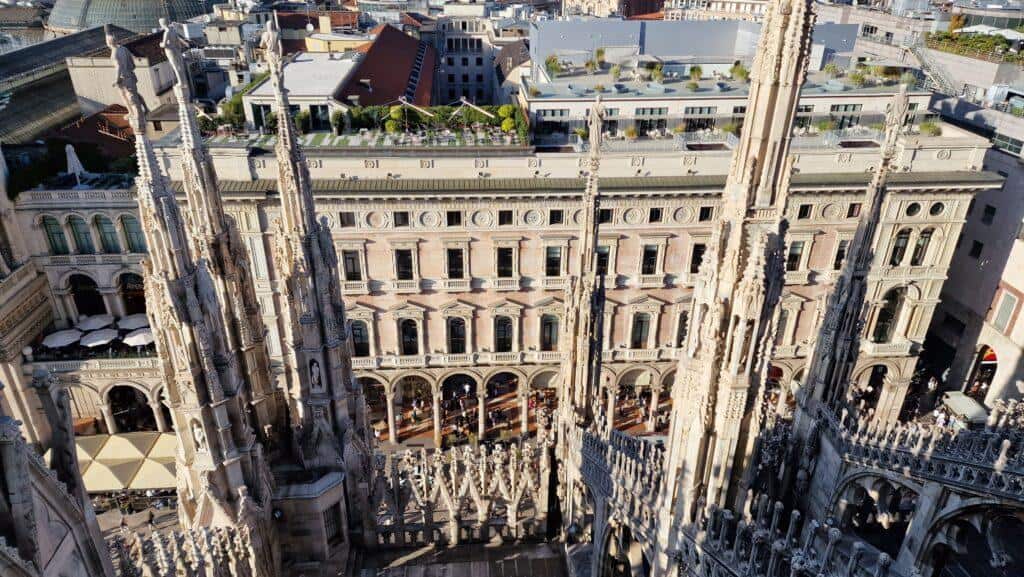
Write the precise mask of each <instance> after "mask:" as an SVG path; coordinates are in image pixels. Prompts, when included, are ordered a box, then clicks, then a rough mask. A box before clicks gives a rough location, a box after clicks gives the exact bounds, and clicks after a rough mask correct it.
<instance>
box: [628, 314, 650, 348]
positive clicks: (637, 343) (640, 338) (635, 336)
mask: <svg viewBox="0 0 1024 577" xmlns="http://www.w3.org/2000/svg"><path fill="white" fill-rule="evenodd" d="M650 333H651V315H649V314H647V313H636V314H635V315H633V330H632V331H630V334H629V348H631V349H646V348H647V337H648V335H650Z"/></svg>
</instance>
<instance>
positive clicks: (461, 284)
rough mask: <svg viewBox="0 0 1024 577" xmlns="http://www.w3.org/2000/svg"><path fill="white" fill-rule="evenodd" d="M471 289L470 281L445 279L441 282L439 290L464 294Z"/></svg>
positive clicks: (465, 279)
mask: <svg viewBox="0 0 1024 577" xmlns="http://www.w3.org/2000/svg"><path fill="white" fill-rule="evenodd" d="M472 287H473V281H472V279H468V278H446V279H443V280H442V281H441V288H442V289H443V290H445V291H449V292H466V291H468V290H470V289H471V288H472Z"/></svg>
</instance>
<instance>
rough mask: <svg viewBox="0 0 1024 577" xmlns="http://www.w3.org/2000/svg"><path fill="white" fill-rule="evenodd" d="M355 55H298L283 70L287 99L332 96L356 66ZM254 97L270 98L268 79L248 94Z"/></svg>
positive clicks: (316, 53) (356, 57) (354, 53)
mask: <svg viewBox="0 0 1024 577" xmlns="http://www.w3.org/2000/svg"><path fill="white" fill-rule="evenodd" d="M360 56H361V55H359V54H358V53H356V52H343V53H341V54H337V53H327V52H299V53H297V54H296V55H295V57H294V58H292V59H291V61H289V62H288V63H287V64H285V67H284V85H285V86H286V87H287V88H288V95H289V96H290V97H307V96H308V97H322V98H330V97H332V96H333V94H334V92H335V90H337V88H338V86H339V85H340V84H341V83H342V82H344V81H345V79H346V78H348V75H349V74H351V72H352V70H354V69H355V68H356V67H357V66H358V65H359V58H360ZM248 95H249V96H251V97H256V98H261V99H262V98H273V97H274V90H273V88H272V87H271V85H270V82H269V79H267V80H264V81H263V82H261V83H260V84H259V86H257V87H256V88H254V89H253V90H252V91H250V92H249V94H248Z"/></svg>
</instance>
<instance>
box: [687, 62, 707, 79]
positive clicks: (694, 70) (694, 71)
mask: <svg viewBox="0 0 1024 577" xmlns="http://www.w3.org/2000/svg"><path fill="white" fill-rule="evenodd" d="M701 78H704V69H703V68H701V67H700V66H696V65H694V66H691V67H690V80H692V81H694V82H697V81H698V80H700V79H701Z"/></svg>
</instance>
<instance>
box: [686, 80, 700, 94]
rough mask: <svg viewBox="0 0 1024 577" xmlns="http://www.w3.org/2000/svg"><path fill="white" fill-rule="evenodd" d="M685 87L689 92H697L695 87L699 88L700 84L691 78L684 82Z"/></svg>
mask: <svg viewBox="0 0 1024 577" xmlns="http://www.w3.org/2000/svg"><path fill="white" fill-rule="evenodd" d="M686 88H687V90H689V91H690V92H697V89H698V88H700V84H697V83H696V82H694V81H693V80H691V81H689V82H687V83H686Z"/></svg>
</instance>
